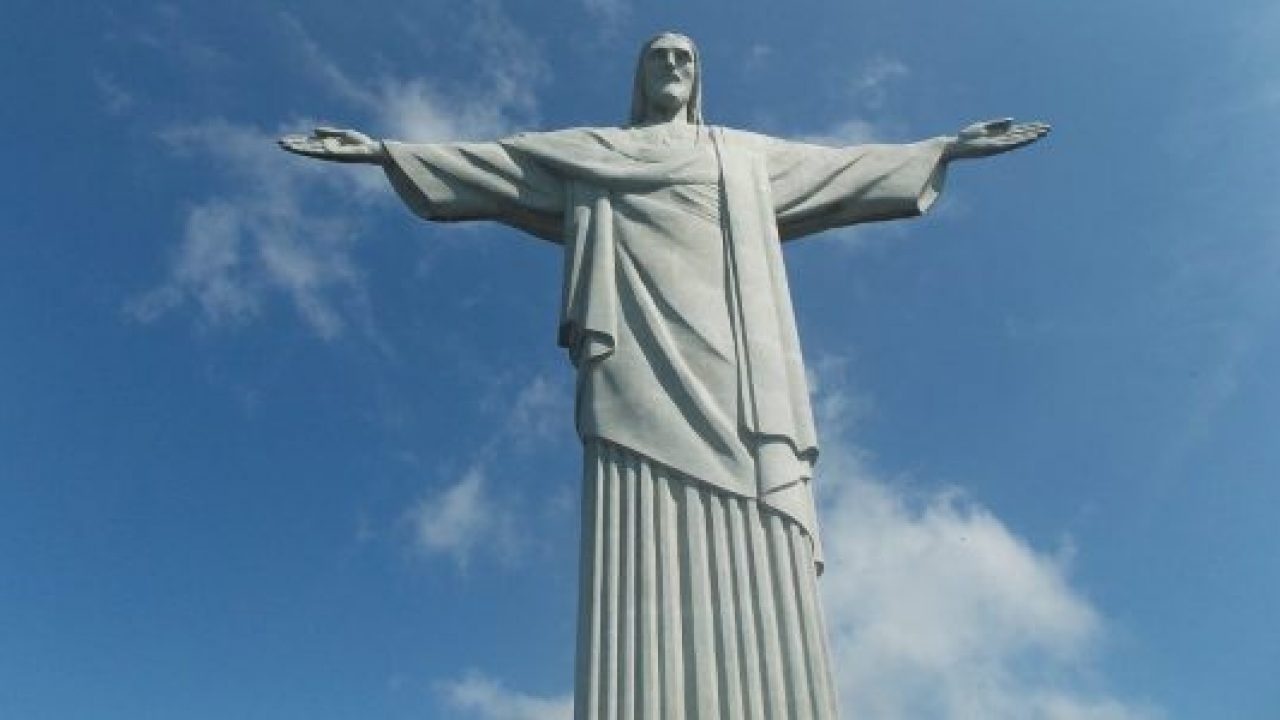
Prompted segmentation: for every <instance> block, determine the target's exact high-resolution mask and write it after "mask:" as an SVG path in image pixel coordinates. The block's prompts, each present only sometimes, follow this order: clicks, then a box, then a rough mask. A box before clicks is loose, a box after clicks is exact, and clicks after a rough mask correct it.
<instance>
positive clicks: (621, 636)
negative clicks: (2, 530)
mask: <svg viewBox="0 0 1280 720" xmlns="http://www.w3.org/2000/svg"><path fill="white" fill-rule="evenodd" d="M636 465H637V459H636V458H635V457H628V458H622V462H620V463H618V469H619V479H620V480H621V483H620V487H619V488H618V490H619V492H618V495H619V500H620V506H621V510H622V547H621V552H620V556H621V568H620V570H621V572H620V575H621V582H620V583H619V591H620V600H621V608H622V612H621V613H620V615H619V620H620V621H621V627H619V628H618V651H619V655H620V657H619V659H618V665H619V672H618V685H619V689H618V708H619V713H618V718H619V719H620V720H635V708H636V698H635V696H636V621H637V619H638V617H639V615H638V614H637V612H636V600H637V598H636V556H637V554H638V553H637V550H636V541H637V540H638V538H637V535H636V478H635V466H636Z"/></svg>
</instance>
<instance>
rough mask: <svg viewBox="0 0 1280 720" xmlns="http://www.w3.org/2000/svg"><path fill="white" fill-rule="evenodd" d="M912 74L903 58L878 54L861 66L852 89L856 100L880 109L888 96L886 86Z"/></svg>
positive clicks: (873, 108)
mask: <svg viewBox="0 0 1280 720" xmlns="http://www.w3.org/2000/svg"><path fill="white" fill-rule="evenodd" d="M910 74H911V70H910V69H909V68H908V67H907V66H906V64H905V63H903V62H902V61H901V60H896V59H894V58H891V57H886V56H884V55H877V56H876V57H873V58H871V59H870V60H868V61H867V62H865V63H863V65H862V67H861V68H859V70H858V74H857V75H856V76H855V77H854V78H853V81H852V83H851V85H850V89H851V90H852V92H853V96H854V98H855V99H856V100H858V101H859V102H861V103H862V104H863V105H864V106H866V107H867V108H869V109H871V110H878V109H880V108H881V107H883V106H884V102H885V99H886V98H887V97H888V92H887V90H886V87H885V86H886V85H888V84H889V83H890V82H892V81H894V80H899V79H901V78H905V77H907V76H908V75H910Z"/></svg>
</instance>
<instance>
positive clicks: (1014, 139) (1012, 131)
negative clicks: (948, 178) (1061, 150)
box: [945, 118, 1049, 160]
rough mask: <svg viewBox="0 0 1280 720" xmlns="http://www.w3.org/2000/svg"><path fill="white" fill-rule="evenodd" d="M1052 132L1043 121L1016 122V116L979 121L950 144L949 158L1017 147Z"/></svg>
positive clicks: (981, 155)
mask: <svg viewBox="0 0 1280 720" xmlns="http://www.w3.org/2000/svg"><path fill="white" fill-rule="evenodd" d="M1047 134H1049V125H1048V124H1047V123H1042V122H1029V123H1014V122H1013V118H1003V119H1001V120H987V121H985V122H976V123H974V124H972V125H970V126H969V127H967V128H965V129H963V130H961V131H960V135H959V136H957V137H954V138H951V140H950V142H949V143H948V144H947V150H946V155H945V157H946V158H947V159H948V160H961V159H968V158H981V157H988V156H990V155H999V154H1000V153H1003V152H1009V151H1010V150H1016V149H1018V148H1020V147H1023V146H1024V145H1030V144H1031V143H1033V142H1035V141H1037V140H1039V139H1040V138H1042V137H1044V136H1045V135H1047Z"/></svg>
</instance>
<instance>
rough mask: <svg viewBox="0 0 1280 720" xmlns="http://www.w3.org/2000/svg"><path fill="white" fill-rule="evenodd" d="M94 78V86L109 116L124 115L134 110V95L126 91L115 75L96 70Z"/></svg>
mask: <svg viewBox="0 0 1280 720" xmlns="http://www.w3.org/2000/svg"><path fill="white" fill-rule="evenodd" d="M92 77H93V85H94V87H96V88H97V89H98V97H99V98H101V100H102V106H103V108H104V109H105V110H106V111H107V113H108V114H110V115H123V114H124V113H126V112H128V111H129V110H130V109H132V108H133V106H134V97H133V93H131V92H129V91H128V90H126V89H125V88H124V86H123V85H122V84H121V83H120V81H119V80H117V79H116V77H115V76H114V75H112V74H110V73H107V72H103V71H101V70H94V71H93V75H92Z"/></svg>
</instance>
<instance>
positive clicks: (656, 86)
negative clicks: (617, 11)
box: [631, 32, 702, 125]
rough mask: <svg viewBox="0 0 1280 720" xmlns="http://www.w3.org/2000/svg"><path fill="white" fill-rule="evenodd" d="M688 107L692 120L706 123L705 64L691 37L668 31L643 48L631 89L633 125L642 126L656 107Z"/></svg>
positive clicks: (688, 113)
mask: <svg viewBox="0 0 1280 720" xmlns="http://www.w3.org/2000/svg"><path fill="white" fill-rule="evenodd" d="M680 107H683V108H684V111H685V117H687V118H688V120H689V122H691V123H694V124H697V125H701V124H702V67H701V63H700V61H699V60H698V47H697V46H696V45H694V44H693V40H690V39H689V37H688V36H686V35H681V34H680V33H674V32H664V33H659V34H657V35H655V36H653V37H652V38H651V39H650V40H649V41H648V42H646V43H645V44H644V45H643V46H642V47H641V48H640V59H639V61H637V63H636V79H635V85H634V86H633V88H632V92H631V124H632V125H640V124H642V123H644V122H645V121H646V120H647V119H648V118H649V113H650V111H651V110H652V109H654V108H663V109H668V110H670V109H678V108H680Z"/></svg>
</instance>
